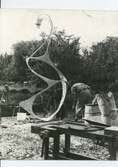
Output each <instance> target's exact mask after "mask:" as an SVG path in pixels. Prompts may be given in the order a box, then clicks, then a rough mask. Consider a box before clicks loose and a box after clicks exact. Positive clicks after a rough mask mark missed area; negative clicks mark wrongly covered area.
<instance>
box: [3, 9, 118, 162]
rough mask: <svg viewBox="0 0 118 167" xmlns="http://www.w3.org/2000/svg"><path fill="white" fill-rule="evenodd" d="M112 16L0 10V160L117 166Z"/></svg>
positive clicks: (117, 52)
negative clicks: (89, 163)
mask: <svg viewBox="0 0 118 167" xmlns="http://www.w3.org/2000/svg"><path fill="white" fill-rule="evenodd" d="M117 27H118V12H117V11H116V12H115V11H102V10H101V11H95V10H56V9H52V10H49V9H47V10H43V9H42V10H41V9H0V159H1V160H96V161H98V160H99V161H108V160H115V161H117V160H118V28H117Z"/></svg>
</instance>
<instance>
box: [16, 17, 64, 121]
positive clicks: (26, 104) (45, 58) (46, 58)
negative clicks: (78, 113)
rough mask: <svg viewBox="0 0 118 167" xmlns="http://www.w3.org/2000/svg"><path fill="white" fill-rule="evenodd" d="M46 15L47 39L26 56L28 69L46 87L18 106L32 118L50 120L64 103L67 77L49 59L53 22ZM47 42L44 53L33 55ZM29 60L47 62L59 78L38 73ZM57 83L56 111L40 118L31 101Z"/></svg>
mask: <svg viewBox="0 0 118 167" xmlns="http://www.w3.org/2000/svg"><path fill="white" fill-rule="evenodd" d="M44 16H46V17H48V20H49V23H50V28H51V29H50V33H49V35H48V37H47V40H45V42H44V43H43V44H42V45H41V46H39V47H38V48H37V49H36V50H35V51H34V52H33V53H32V54H31V55H30V56H29V57H27V58H26V64H27V66H28V68H29V69H30V71H31V72H32V73H33V74H34V75H36V76H37V77H39V78H40V79H42V80H43V81H44V82H46V83H47V85H48V86H47V87H46V88H45V89H43V90H41V91H40V92H38V93H36V94H35V95H33V96H32V97H30V98H29V99H27V100H24V101H21V102H20V103H19V106H20V107H22V108H23V109H24V110H26V111H27V112H28V113H30V114H31V115H32V116H33V117H34V118H37V119H39V120H42V121H50V120H52V119H53V118H54V117H55V116H56V114H57V113H58V112H59V111H60V109H61V107H62V105H63V103H64V100H65V97H66V93H67V79H66V78H65V76H64V75H63V74H62V73H61V71H59V70H58V69H57V67H56V66H55V65H54V64H53V62H52V61H51V59H50V56H49V46H50V42H51V35H52V33H53V23H52V20H51V18H50V16H49V15H44ZM46 43H47V49H46V51H45V53H44V54H43V55H42V56H39V57H34V55H35V54H36V53H37V52H38V51H39V50H40V49H41V48H42V47H43V46H44V45H45V44H46ZM30 60H37V61H41V62H44V63H46V64H48V65H49V66H51V67H52V68H53V69H54V70H55V71H56V72H57V74H58V76H59V78H60V79H59V80H54V79H50V78H47V77H45V76H43V75H41V74H39V73H37V72H36V71H35V70H34V69H32V67H31V66H30V64H29V61H30ZM57 83H61V85H62V97H61V100H60V102H59V105H58V107H57V109H56V111H55V112H54V113H53V114H52V115H50V116H49V117H47V118H41V117H40V116H37V115H36V114H35V113H34V112H33V103H34V101H35V99H36V97H37V96H39V95H41V94H42V93H44V92H45V91H47V90H49V89H50V88H51V87H52V86H54V85H56V84H57Z"/></svg>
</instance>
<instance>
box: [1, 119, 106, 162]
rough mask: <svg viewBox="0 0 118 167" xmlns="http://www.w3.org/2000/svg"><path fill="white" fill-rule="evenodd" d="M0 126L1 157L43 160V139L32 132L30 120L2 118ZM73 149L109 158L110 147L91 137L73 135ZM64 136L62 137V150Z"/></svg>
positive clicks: (96, 156)
mask: <svg viewBox="0 0 118 167" xmlns="http://www.w3.org/2000/svg"><path fill="white" fill-rule="evenodd" d="M1 125H2V126H1V127H0V152H1V155H0V159H2V160H24V159H25V160H41V159H42V158H41V156H40V155H41V147H42V140H41V138H40V136H39V135H37V134H33V133H31V125H32V123H29V122H18V121H17V120H16V117H6V118H5V117H4V118H2V124H1ZM71 141H72V143H71V151H73V152H76V153H81V154H83V155H87V156H90V157H93V158H97V159H98V160H107V159H109V153H108V149H107V148H104V147H102V146H98V145H96V144H95V143H93V142H92V141H91V140H90V139H83V138H78V137H72V139H71ZM63 145H64V136H63V135H62V137H61V144H60V147H61V150H62V149H63ZM51 147H52V143H51Z"/></svg>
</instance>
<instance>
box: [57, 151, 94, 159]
mask: <svg viewBox="0 0 118 167" xmlns="http://www.w3.org/2000/svg"><path fill="white" fill-rule="evenodd" d="M57 158H58V160H60V159H63V160H96V159H94V158H90V157H87V156H83V155H80V154H75V153H68V154H66V155H65V154H64V153H59V154H58V157H57Z"/></svg>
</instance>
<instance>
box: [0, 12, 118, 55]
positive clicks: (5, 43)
mask: <svg viewBox="0 0 118 167" xmlns="http://www.w3.org/2000/svg"><path fill="white" fill-rule="evenodd" d="M42 14H48V15H49V16H50V17H51V19H52V22H53V25H54V27H56V28H57V30H63V29H64V30H65V31H66V33H67V35H71V34H73V35H74V36H76V37H77V36H78V37H80V39H81V40H80V42H81V46H82V47H87V48H88V47H90V46H91V45H92V44H93V43H97V42H99V41H102V40H104V39H105V38H106V37H107V36H116V37H118V28H117V27H118V12H114V11H109V12H108V11H104V12H103V11H89V10H56V9H55V10H39V9H1V10H0V25H1V26H0V27H1V31H0V53H5V52H8V53H12V52H13V47H12V46H13V44H14V43H17V42H20V41H21V40H24V41H27V40H38V39H40V34H41V32H46V33H47V34H48V32H49V30H50V26H49V22H48V19H47V18H46V16H43V20H44V21H43V22H42V26H41V27H40V29H38V28H37V27H36V25H35V23H36V21H37V18H38V17H42V16H40V15H42Z"/></svg>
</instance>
